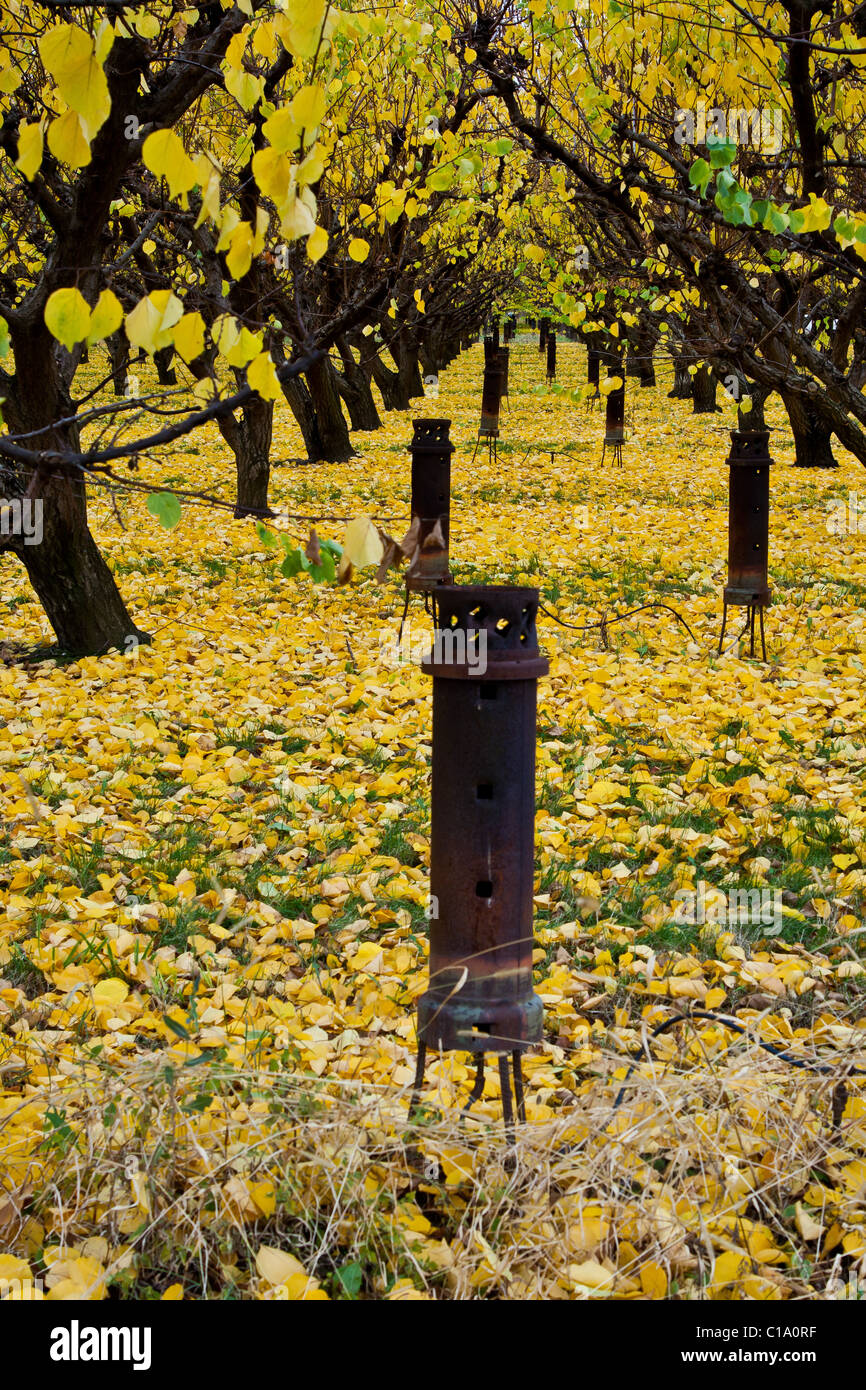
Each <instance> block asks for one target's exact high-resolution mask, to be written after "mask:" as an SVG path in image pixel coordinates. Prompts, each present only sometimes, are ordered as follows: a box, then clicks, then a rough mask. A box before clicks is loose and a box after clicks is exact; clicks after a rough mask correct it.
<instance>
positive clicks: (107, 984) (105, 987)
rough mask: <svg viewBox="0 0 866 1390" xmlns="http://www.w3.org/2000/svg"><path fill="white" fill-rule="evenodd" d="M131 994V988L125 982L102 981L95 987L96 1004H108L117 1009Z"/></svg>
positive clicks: (94, 998)
mask: <svg viewBox="0 0 866 1390" xmlns="http://www.w3.org/2000/svg"><path fill="white" fill-rule="evenodd" d="M128 994H129V986H128V985H127V984H124V982H123V980H100V981H99V984H97V985H94V986H93V1002H94V1004H106V1005H110V1006H111V1008H117V1006H118V1004H122V1003H123V1001H124V999H126V996H127V995H128Z"/></svg>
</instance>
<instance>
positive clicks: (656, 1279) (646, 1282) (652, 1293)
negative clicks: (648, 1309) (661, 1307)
mask: <svg viewBox="0 0 866 1390" xmlns="http://www.w3.org/2000/svg"><path fill="white" fill-rule="evenodd" d="M640 1286H641V1288H642V1289H643V1291H644V1293H645V1294H646V1296H647V1298H664V1297H665V1295H666V1293H667V1291H668V1277H667V1275H666V1274H665V1272H664V1270H663V1269H662V1268H661V1267H660V1266H659V1265H657V1264H656V1263H655V1262H654V1261H653V1260H650V1261H649V1263H648V1264H645V1265H644V1266H643V1268H642V1269H641V1272H640Z"/></svg>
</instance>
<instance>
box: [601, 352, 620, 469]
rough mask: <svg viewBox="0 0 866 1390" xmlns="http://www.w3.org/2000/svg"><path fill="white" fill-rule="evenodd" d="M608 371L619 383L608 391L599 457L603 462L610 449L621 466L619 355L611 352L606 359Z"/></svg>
mask: <svg viewBox="0 0 866 1390" xmlns="http://www.w3.org/2000/svg"><path fill="white" fill-rule="evenodd" d="M608 371H609V373H610V375H611V376H614V377H618V378H619V380H620V385H619V386H616V387H614V389H613V390H612V391H611V392H609V394H608V397H607V401H606V403H605V413H604V447H603V448H602V453H601V457H602V462H604V456H605V454H606V453H607V450H608V449H612V450H613V456H614V458H615V459H616V461H617V463H618V464H619V465H620V467H622V446H623V442H624V440H625V374H624V372H623V370H622V358H621V356H619V355H614V354H611V357H610V358H609V359H608Z"/></svg>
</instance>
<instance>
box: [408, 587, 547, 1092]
mask: <svg viewBox="0 0 866 1390" xmlns="http://www.w3.org/2000/svg"><path fill="white" fill-rule="evenodd" d="M435 602H436V612H437V636H436V641H435V642H434V646H433V649H432V650H431V652H430V653H429V654H428V656H427V658H426V659H425V660H424V661H423V662H422V666H421V669H422V670H423V671H424V672H425V673H426V674H427V675H430V676H432V677H433V791H432V807H431V820H432V828H431V847H430V889H431V902H432V904H433V910H432V917H431V923H430V981H429V987H428V989H427V991H426V993H425V994H423V995H422V996H421V998H420V1000H419V1001H418V1039H419V1073H423V1057H424V1052H425V1050H426V1048H428V1047H430V1048H438V1049H439V1050H459V1051H464V1052H471V1053H475V1054H481V1055H483V1054H484V1053H487V1052H492V1053H498V1054H501V1055H502V1057H503V1061H504V1060H505V1057H504V1054H506V1053H511V1055H512V1058H513V1061H514V1065H515V1097H516V1099H517V1103H518V1109H519V1110H521V1109H522V1087H521V1086H520V1085H519V1083H518V1074H519V1062H520V1054H521V1052H522V1051H523V1050H525V1049H526V1048H527V1047H528V1046H530V1044H532V1043H535V1042H538V1041H539V1040H540V1038H541V1028H542V1012H543V1010H542V1004H541V1000H540V999H539V998H538V996H537V995H536V994H535V993H534V991H533V988H532V949H533V927H532V919H533V905H532V893H533V876H534V857H535V856H534V842H535V744H536V693H537V685H538V680H539V677H541V676H545V675H547V672H548V670H549V666H548V662H547V661H546V659H545V658H544V656H542V654H541V653H540V652H539V649H538V638H537V634H536V627H535V620H536V614H537V611H538V590H537V589H531V588H511V587H506V586H495V585H494V586H485V585H466V586H463V587H460V586H444V587H442V588H440V589H438V590H437V593H436V600H435ZM503 1085H504V1083H503ZM505 1089H506V1088H504V1090H503V1104H504V1106H506V1105H507V1107H508V1111H507V1112H506V1113H509V1112H510V1104H511V1097H510V1092H509V1094H508V1098H507V1101H506V1097H505Z"/></svg>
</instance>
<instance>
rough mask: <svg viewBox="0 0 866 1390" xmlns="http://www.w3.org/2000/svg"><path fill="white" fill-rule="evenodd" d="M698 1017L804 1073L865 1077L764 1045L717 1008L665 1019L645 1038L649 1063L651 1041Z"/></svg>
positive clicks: (856, 1070)
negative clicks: (716, 1024)
mask: <svg viewBox="0 0 866 1390" xmlns="http://www.w3.org/2000/svg"><path fill="white" fill-rule="evenodd" d="M695 1018H707V1019H709V1020H710V1021H711V1022H712V1023H722V1024H724V1026H725V1027H726V1028H733V1030H734V1032H735V1033H742V1034H743V1035H744V1036H745V1037H747V1038H751V1040H752V1041H753V1042H756V1043H757V1044H758V1046H759V1047H762V1048H763V1049H764V1051H765V1052H769V1053H770V1054H771V1055H772V1056H773V1057H781V1058H782V1061H784V1062H790V1064H791V1066H792V1067H800V1068H801V1070H803V1071H817V1072H822V1073H824V1074H825V1075H833V1073H834V1072H838V1073H839V1079H840V1080H842V1079H843V1078H844V1077H846V1076H866V1071H864V1069H863V1068H862V1067H852V1066H846V1065H845V1064H844V1063H841V1064H840V1063H838V1062H819V1061H818V1059H817V1058H814V1059H809V1058H807V1059H805V1060H804V1059H803V1058H802V1057H794V1056H793V1055H792V1053H790V1052H788V1051H787V1050H786V1049H785V1048H784V1047H777V1046H776V1045H775V1044H774V1043H768V1042H763V1041H762V1039H761V1038H757V1037H755V1035H754V1033H752V1032H750V1031H749V1029H748V1028H747V1027H746V1026H744V1025H743V1024H742V1023H738V1022H737V1020H736V1019H733V1018H729V1017H728V1016H727V1014H720V1013H716V1011H715V1010H714V1009H691V1010H690V1011H689V1013H687V1014H676V1015H675V1016H674V1017H673V1018H666V1019H664V1020H663V1021H662V1022H661V1023H659V1024H657V1025H656V1027H655V1028H653V1030H652V1032H651V1033H650V1034H649V1035H648V1036H647V1037H646V1038H645V1039H644V1050H645V1052H646V1055H647V1060H648V1061H652V1057H651V1056H650V1052H649V1047H648V1045H647V1044H648V1043H649V1041H650V1039H652V1038H657V1037H658V1036H659V1034H660V1033H666V1032H667V1030H668V1029H669V1028H673V1027H675V1026H676V1024H678V1023H688V1022H690V1020H692V1019H695ZM638 1066H639V1063H638V1062H632V1064H631V1066H630V1067H629V1069H628V1071H627V1072H626V1074H625V1076H624V1077H623V1082H622V1085H621V1086H620V1088H619V1092H618V1094H617V1098H616V1100H615V1101H614V1103H613V1108H614V1110H616V1109H618V1108H619V1105H620V1103H621V1102H622V1098H623V1096H624V1095H625V1088H626V1086H627V1085H628V1082H629V1078H630V1077H631V1076H632V1074H633V1073H634V1072H635V1070H636V1069H637V1067H638Z"/></svg>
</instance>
